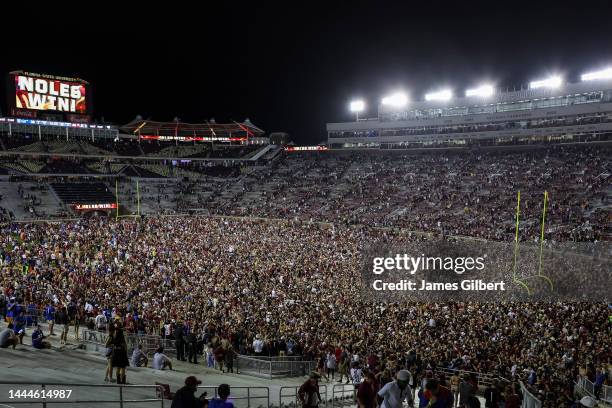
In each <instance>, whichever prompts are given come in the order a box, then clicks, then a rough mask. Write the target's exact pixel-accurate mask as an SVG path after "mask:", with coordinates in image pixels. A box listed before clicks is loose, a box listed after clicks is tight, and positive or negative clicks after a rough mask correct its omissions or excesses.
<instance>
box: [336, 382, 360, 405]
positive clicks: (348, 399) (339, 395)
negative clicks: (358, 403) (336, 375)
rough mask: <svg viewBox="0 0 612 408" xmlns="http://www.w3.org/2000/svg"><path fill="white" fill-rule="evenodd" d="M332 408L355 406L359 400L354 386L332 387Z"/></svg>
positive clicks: (338, 385) (340, 385)
mask: <svg viewBox="0 0 612 408" xmlns="http://www.w3.org/2000/svg"><path fill="white" fill-rule="evenodd" d="M331 398H332V407H334V406H336V405H353V404H354V403H355V399H356V398H357V393H356V389H355V385H354V384H334V386H333V387H332V396H331Z"/></svg>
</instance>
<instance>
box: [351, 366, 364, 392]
mask: <svg viewBox="0 0 612 408" xmlns="http://www.w3.org/2000/svg"><path fill="white" fill-rule="evenodd" d="M362 379H363V371H362V370H361V368H360V367H359V363H357V362H355V363H353V367H352V368H351V381H352V383H353V385H354V386H355V389H357V387H359V384H361V380H362Z"/></svg>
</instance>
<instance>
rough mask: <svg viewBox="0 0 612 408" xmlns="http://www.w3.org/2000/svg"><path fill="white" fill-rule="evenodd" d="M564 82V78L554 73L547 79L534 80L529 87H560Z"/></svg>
mask: <svg viewBox="0 0 612 408" xmlns="http://www.w3.org/2000/svg"><path fill="white" fill-rule="evenodd" d="M562 83H563V78H561V77H560V76H559V75H554V76H551V77H548V78H546V79H541V80H539V81H532V82H530V83H529V88H530V89H537V88H558V87H560V86H561V84H562Z"/></svg>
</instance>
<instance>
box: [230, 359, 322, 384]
mask: <svg viewBox="0 0 612 408" xmlns="http://www.w3.org/2000/svg"><path fill="white" fill-rule="evenodd" d="M234 364H235V366H236V368H237V369H238V371H240V373H241V374H247V375H252V376H255V377H262V378H267V379H272V378H279V377H301V376H305V375H307V374H308V373H310V372H311V371H312V370H313V369H314V368H315V362H314V361H301V360H295V359H286V358H284V357H278V358H270V357H265V358H261V359H260V358H259V357H254V356H245V355H242V354H239V355H238V356H237V357H236V361H235V362H234Z"/></svg>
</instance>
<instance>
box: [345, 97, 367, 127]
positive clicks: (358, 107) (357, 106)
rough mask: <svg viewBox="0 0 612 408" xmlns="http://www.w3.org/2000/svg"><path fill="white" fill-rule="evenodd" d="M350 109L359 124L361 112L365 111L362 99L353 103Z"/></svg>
mask: <svg viewBox="0 0 612 408" xmlns="http://www.w3.org/2000/svg"><path fill="white" fill-rule="evenodd" d="M349 109H350V110H351V112H353V113H354V114H355V121H357V122H359V112H363V111H364V110H365V102H364V101H363V100H362V99H357V100H354V101H351V103H350V105H349Z"/></svg>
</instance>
